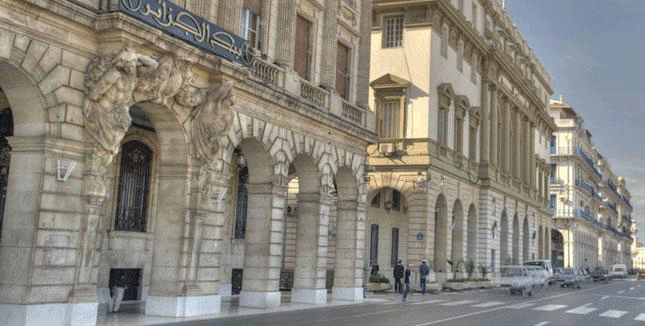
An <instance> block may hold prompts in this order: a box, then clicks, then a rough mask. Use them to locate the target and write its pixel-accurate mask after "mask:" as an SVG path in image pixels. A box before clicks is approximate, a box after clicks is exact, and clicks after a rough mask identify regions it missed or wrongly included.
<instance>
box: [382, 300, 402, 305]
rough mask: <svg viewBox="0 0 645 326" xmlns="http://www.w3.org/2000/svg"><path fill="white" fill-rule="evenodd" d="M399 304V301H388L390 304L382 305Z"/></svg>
mask: <svg viewBox="0 0 645 326" xmlns="http://www.w3.org/2000/svg"><path fill="white" fill-rule="evenodd" d="M399 303H401V301H390V302H386V303H384V305H390V304H399Z"/></svg>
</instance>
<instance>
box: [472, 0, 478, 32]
mask: <svg viewBox="0 0 645 326" xmlns="http://www.w3.org/2000/svg"><path fill="white" fill-rule="evenodd" d="M477 14H478V13H477V5H476V4H475V3H473V11H472V15H473V17H472V22H473V26H475V29H477V23H478V20H477Z"/></svg>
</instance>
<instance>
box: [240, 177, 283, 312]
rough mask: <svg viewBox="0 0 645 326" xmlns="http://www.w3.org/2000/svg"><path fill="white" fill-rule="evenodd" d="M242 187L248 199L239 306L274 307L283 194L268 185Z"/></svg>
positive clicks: (277, 297)
mask: <svg viewBox="0 0 645 326" xmlns="http://www.w3.org/2000/svg"><path fill="white" fill-rule="evenodd" d="M246 187H247V190H248V196H249V197H248V206H247V215H246V216H247V220H246V236H245V245H244V275H243V280H242V292H241V293H240V306H242V307H251V308H273V307H278V306H280V299H281V295H280V268H281V267H282V255H283V253H282V249H283V242H284V231H283V230H284V207H285V201H286V194H287V191H286V188H285V187H284V186H282V185H274V184H272V183H266V184H247V185H246Z"/></svg>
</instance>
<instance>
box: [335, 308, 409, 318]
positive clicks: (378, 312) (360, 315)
mask: <svg viewBox="0 0 645 326" xmlns="http://www.w3.org/2000/svg"><path fill="white" fill-rule="evenodd" d="M392 311H401V309H389V310H381V311H376V312H368V313H364V314H358V315H351V316H348V317H345V318H356V317H363V316H370V315H378V314H386V313H388V312H392Z"/></svg>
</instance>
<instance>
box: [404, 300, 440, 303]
mask: <svg viewBox="0 0 645 326" xmlns="http://www.w3.org/2000/svg"><path fill="white" fill-rule="evenodd" d="M446 301H448V300H425V301H417V302H412V303H411V304H430V303H439V302H446Z"/></svg>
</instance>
